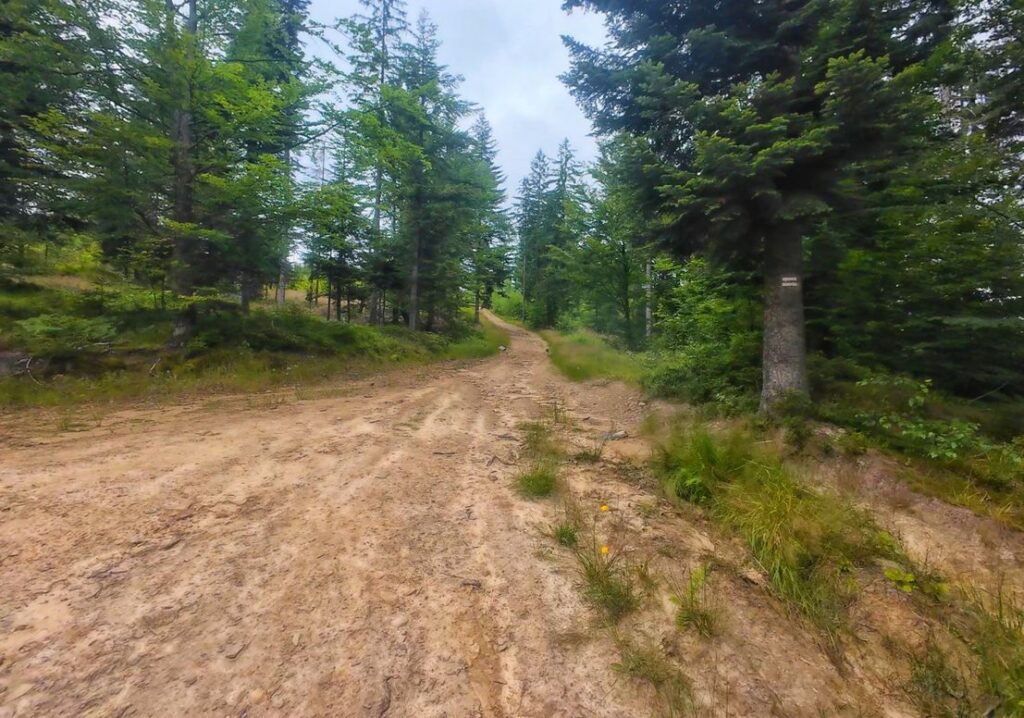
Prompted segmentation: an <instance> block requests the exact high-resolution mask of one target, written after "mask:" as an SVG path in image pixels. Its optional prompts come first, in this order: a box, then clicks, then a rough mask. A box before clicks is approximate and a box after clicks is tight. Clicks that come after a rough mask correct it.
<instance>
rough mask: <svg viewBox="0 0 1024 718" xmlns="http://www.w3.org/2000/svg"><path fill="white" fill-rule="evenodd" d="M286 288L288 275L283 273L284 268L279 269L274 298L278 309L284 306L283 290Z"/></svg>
mask: <svg viewBox="0 0 1024 718" xmlns="http://www.w3.org/2000/svg"><path fill="white" fill-rule="evenodd" d="M287 288H288V275H287V274H286V273H285V271H284V266H282V267H281V269H280V271H279V272H278V274H277V293H276V295H275V297H274V303H275V304H277V306H279V307H283V306H284V300H285V290H286V289H287Z"/></svg>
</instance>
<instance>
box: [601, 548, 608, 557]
mask: <svg viewBox="0 0 1024 718" xmlns="http://www.w3.org/2000/svg"><path fill="white" fill-rule="evenodd" d="M601 555H602V556H607V555H608V547H607V546H602V547H601Z"/></svg>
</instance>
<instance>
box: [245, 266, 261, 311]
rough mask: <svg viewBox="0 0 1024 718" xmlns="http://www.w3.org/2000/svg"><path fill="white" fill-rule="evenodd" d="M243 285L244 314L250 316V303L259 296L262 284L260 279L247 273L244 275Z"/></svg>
mask: <svg viewBox="0 0 1024 718" xmlns="http://www.w3.org/2000/svg"><path fill="white" fill-rule="evenodd" d="M241 284H242V286H241V290H242V291H241V294H242V314H248V313H249V305H250V303H251V302H252V300H253V299H255V298H256V297H258V296H259V293H260V282H259V279H257V278H256V277H254V276H252V275H251V274H249V273H248V272H246V273H244V274H243V275H242V282H241Z"/></svg>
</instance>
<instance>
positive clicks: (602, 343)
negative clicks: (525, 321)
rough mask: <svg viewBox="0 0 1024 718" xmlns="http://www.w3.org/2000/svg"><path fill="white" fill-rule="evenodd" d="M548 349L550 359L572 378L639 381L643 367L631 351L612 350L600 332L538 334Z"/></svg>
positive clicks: (550, 332)
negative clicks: (549, 350)
mask: <svg viewBox="0 0 1024 718" xmlns="http://www.w3.org/2000/svg"><path fill="white" fill-rule="evenodd" d="M540 335H541V336H542V337H543V338H544V341H546V342H547V343H548V346H549V347H550V349H551V361H552V362H553V363H554V365H555V366H556V367H558V369H559V370H560V371H561V372H562V373H563V374H565V375H566V376H567V377H569V378H570V379H572V380H574V381H581V380H584V379H617V380H619V381H625V382H627V383H630V384H637V385H638V384H639V383H640V380H641V378H642V376H643V366H642V364H641V362H640V360H639V358H638V357H637V355H635V354H631V353H629V352H626V351H622V350H621V349H616V348H615V347H613V346H612V345H611V344H609V343H608V342H607V341H606V340H605V339H604V338H603V337H602V336H601V335H599V334H596V333H594V332H592V331H589V330H585V329H581V330H577V331H574V332H571V333H568V334H567V333H564V332H558V331H554V330H550V329H548V330H544V331H542V332H541V333H540Z"/></svg>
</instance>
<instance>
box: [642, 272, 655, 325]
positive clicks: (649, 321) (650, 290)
mask: <svg viewBox="0 0 1024 718" xmlns="http://www.w3.org/2000/svg"><path fill="white" fill-rule="evenodd" d="M653 280H654V262H653V261H652V260H650V259H648V260H647V284H646V285H645V286H644V291H645V292H646V294H647V302H646V304H645V306H644V336H645V337H647V339H648V340H650V338H651V334H652V332H653V330H654V322H653V306H654V281H653Z"/></svg>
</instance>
